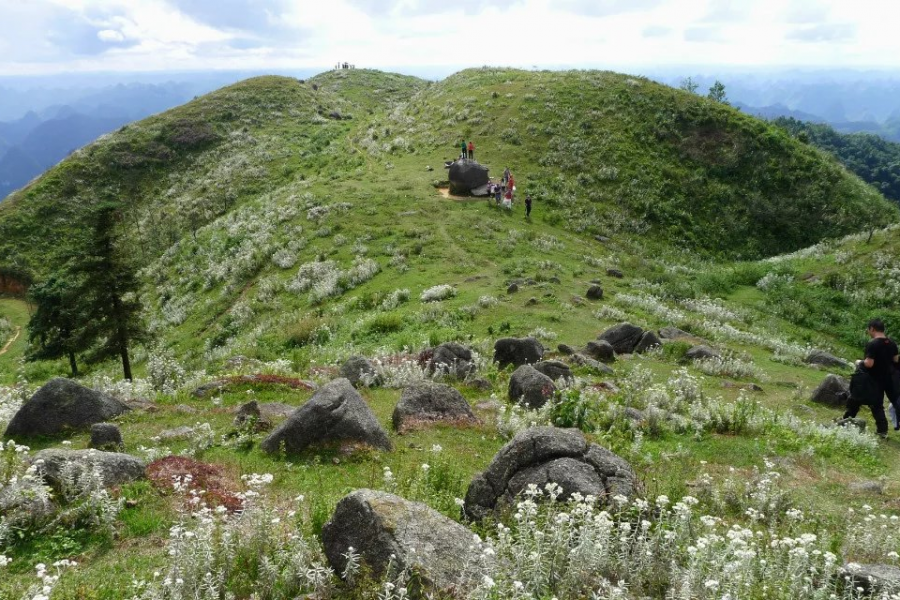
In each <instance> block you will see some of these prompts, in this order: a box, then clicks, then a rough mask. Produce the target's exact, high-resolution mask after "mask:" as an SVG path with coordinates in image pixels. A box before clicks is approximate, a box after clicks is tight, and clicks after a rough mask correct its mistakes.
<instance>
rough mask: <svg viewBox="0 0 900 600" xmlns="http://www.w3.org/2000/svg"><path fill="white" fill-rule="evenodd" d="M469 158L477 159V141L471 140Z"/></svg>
mask: <svg viewBox="0 0 900 600" xmlns="http://www.w3.org/2000/svg"><path fill="white" fill-rule="evenodd" d="M469 160H475V143H474V142H471V141H470V142H469Z"/></svg>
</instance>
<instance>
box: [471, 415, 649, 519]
mask: <svg viewBox="0 0 900 600" xmlns="http://www.w3.org/2000/svg"><path fill="white" fill-rule="evenodd" d="M548 483H556V484H558V485H559V486H560V487H561V488H562V494H561V495H560V496H559V497H558V500H560V501H566V500H568V499H570V498H571V496H572V494H574V493H576V492H578V493H581V494H584V495H588V494H590V495H593V496H596V497H598V498H599V499H600V500H601V502H602V501H605V500H606V499H607V498H608V497H610V496H613V495H616V494H622V495H623V496H626V497H629V498H630V497H632V496H634V495H635V494H636V493H637V491H638V489H639V482H638V479H637V475H636V474H635V472H634V469H632V468H631V465H629V464H628V463H627V462H626V461H625V460H624V459H622V458H621V457H619V456H617V455H616V454H614V453H612V452H610V451H609V450H607V449H606V448H603V447H601V446H598V445H596V444H589V443H588V442H587V441H586V440H585V439H584V435H583V434H582V433H581V432H580V431H578V430H576V429H559V428H556V427H534V428H531V429H527V430H525V431H523V432H520V433H519V434H518V435H516V436H515V437H514V438H513V439H512V440H511V441H510V442H509V443H507V444H506V445H505V446H504V447H503V448H501V449H500V451H499V452H497V454H496V455H495V456H494V459H493V460H492V461H491V464H490V465H488V468H487V469H486V470H485V471H484V472H483V473H481V474H479V475H476V476H475V478H474V479H473V480H472V483H471V484H469V489H468V491H467V492H466V499H465V504H464V509H463V510H464V512H465V515H466V516H467V517H468V518H469V519H473V520H480V519H483V518H484V517H486V516H488V515H489V514H490V513H491V512H492V511H493V510H494V509H496V508H501V507H502V506H508V505H510V504H512V503H513V502H514V501H515V498H516V496H518V495H519V494H520V493H521V492H523V491H525V490H526V489H527V488H528V486H529V485H531V484H534V485H536V486H538V487H539V488H540V489H541V490H543V489H544V487H545V486H546V484H548Z"/></svg>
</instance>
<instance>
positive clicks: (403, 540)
mask: <svg viewBox="0 0 900 600" xmlns="http://www.w3.org/2000/svg"><path fill="white" fill-rule="evenodd" d="M472 535H473V534H472V532H471V531H470V530H469V529H468V528H467V527H465V526H464V525H461V524H459V523H457V522H456V521H453V520H451V519H448V518H447V517H445V516H444V515H442V514H440V513H439V512H437V511H436V510H434V509H432V508H430V507H428V506H426V505H424V504H420V503H418V502H410V501H408V500H404V499H403V498H400V497H399V496H395V495H393V494H389V493H387V492H380V491H374V490H366V489H363V490H357V491H355V492H353V493H351V494H349V495H348V496H345V497H344V498H343V499H342V500H341V501H340V502H338V504H337V507H336V508H335V509H334V515H332V517H331V520H329V521H328V522H327V523H325V526H324V527H323V528H322V545H323V546H324V549H325V556H326V557H327V558H328V562H329V563H330V564H331V567H332V569H334V571H335V573H338V574H340V573H343V572H344V570H345V569H346V567H347V553H348V551H349V549H350V548H353V552H354V553H355V554H357V555H359V556H360V558H361V559H362V562H363V563H364V564H365V566H366V567H367V568H368V569H369V570H370V571H371V574H372V576H373V577H375V578H376V579H380V578H382V577H384V576H387V575H390V573H387V569H388V567H389V566H390V567H391V569H396V570H397V571H402V570H408V571H409V572H410V573H412V574H414V577H413V580H414V582H415V586H417V589H412V590H410V591H411V592H412V593H413V595H414V597H431V596H432V595H437V596H438V597H442V598H443V597H448V598H449V597H462V596H464V595H465V589H464V586H465V585H466V582H468V581H470V580H471V579H474V578H473V577H470V576H469V573H468V572H467V569H468V568H469V567H470V563H469V562H468V561H469V560H470V559H469V557H470V555H471V551H470V549H469V548H470V546H471V545H472ZM471 566H474V565H471Z"/></svg>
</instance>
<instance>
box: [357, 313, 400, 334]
mask: <svg viewBox="0 0 900 600" xmlns="http://www.w3.org/2000/svg"><path fill="white" fill-rule="evenodd" d="M401 329H403V317H402V316H401V315H398V314H396V313H389V314H382V315H375V316H374V317H372V318H371V319H370V320H369V321H368V322H367V323H366V326H365V330H366V331H367V332H369V333H380V334H386V333H393V332H395V331H400V330H401Z"/></svg>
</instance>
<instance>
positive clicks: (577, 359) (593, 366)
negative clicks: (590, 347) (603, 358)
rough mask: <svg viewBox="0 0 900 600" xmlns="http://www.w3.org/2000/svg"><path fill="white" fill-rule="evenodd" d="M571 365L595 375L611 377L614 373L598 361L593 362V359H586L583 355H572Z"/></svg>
mask: <svg viewBox="0 0 900 600" xmlns="http://www.w3.org/2000/svg"><path fill="white" fill-rule="evenodd" d="M571 360H572V364H574V365H577V366H579V367H582V368H586V369H588V370H590V371H592V372H593V373H594V374H595V375H612V374H613V373H614V371H613V370H612V368H610V367H609V366H607V365H604V364H603V363H602V362H600V361H598V360H594V359H593V358H588V357H587V356H584V355H583V354H573V355H572V359H571Z"/></svg>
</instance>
